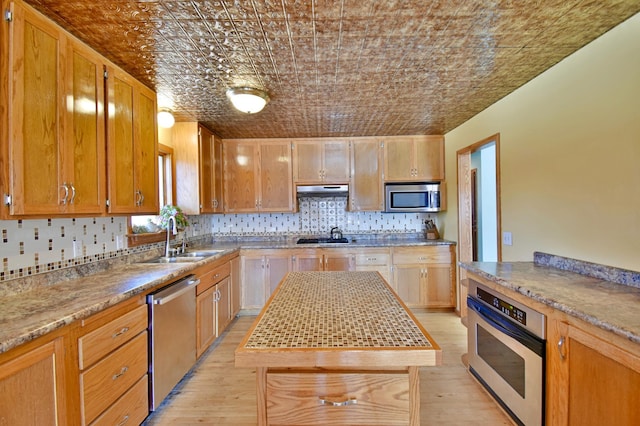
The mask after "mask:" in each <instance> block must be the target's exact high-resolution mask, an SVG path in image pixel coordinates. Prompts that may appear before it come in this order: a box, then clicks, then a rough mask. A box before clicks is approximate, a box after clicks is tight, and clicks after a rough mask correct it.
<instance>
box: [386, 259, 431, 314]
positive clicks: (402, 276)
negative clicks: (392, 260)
mask: <svg viewBox="0 0 640 426" xmlns="http://www.w3.org/2000/svg"><path fill="white" fill-rule="evenodd" d="M424 274H425V271H424V268H423V267H422V266H420V265H394V273H393V276H394V283H395V287H396V288H395V290H396V293H398V296H400V299H402V301H403V302H404V303H405V304H406V305H407V306H408V307H424V305H425V304H424V298H425V296H424V289H423V287H424V281H423V276H424Z"/></svg>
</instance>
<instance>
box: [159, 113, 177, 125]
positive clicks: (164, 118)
mask: <svg viewBox="0 0 640 426" xmlns="http://www.w3.org/2000/svg"><path fill="white" fill-rule="evenodd" d="M175 122H176V119H175V118H174V117H173V114H171V111H169V110H166V109H161V110H160V111H159V112H158V126H160V127H164V128H165V129H169V128H171V127H173V125H174V124H175Z"/></svg>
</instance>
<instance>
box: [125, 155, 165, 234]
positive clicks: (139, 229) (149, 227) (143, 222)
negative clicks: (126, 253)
mask: <svg viewBox="0 0 640 426" xmlns="http://www.w3.org/2000/svg"><path fill="white" fill-rule="evenodd" d="M175 193H176V192H175V164H174V157H173V148H171V147H169V146H166V145H162V144H159V145H158V201H159V204H160V206H161V207H162V206H165V205H167V204H173V200H175V198H176V196H175ZM157 219H158V216H156V215H151V216H149V215H145V216H131V217H130V219H129V235H130V236H131V235H133V237H132V238H131V237H130V238H129V247H132V246H136V245H141V244H147V243H151V242H155V241H162V239H163V238H164V234H162V235H158V231H159V228H158V227H157V225H156V223H157ZM145 234H146V235H145Z"/></svg>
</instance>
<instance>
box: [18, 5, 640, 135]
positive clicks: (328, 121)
mask: <svg viewBox="0 0 640 426" xmlns="http://www.w3.org/2000/svg"><path fill="white" fill-rule="evenodd" d="M28 3H30V4H32V5H34V6H35V7H37V8H38V9H39V10H40V11H42V12H43V13H45V14H46V15H48V16H50V17H51V18H53V19H54V20H56V21H57V22H58V23H60V24H61V25H62V26H63V27H65V28H66V29H68V30H69V31H70V32H72V33H73V34H75V35H76V36H78V37H79V38H80V39H82V40H84V41H85V42H86V43H87V44H89V45H90V46H92V47H93V48H95V49H96V50H97V51H99V52H100V53H102V54H103V55H104V56H106V57H107V58H109V59H110V60H112V61H113V62H115V63H116V64H118V65H119V66H121V67H122V68H124V69H125V70H126V71H128V72H129V73H131V74H132V75H133V76H134V77H136V78H138V79H139V80H141V81H142V82H144V83H145V84H147V85H148V86H150V87H151V88H153V89H155V90H156V91H157V92H158V94H159V95H160V96H161V97H162V98H164V97H167V98H168V99H169V100H170V101H171V102H172V104H173V106H172V107H173V110H174V112H175V115H176V118H177V119H178V121H194V120H197V121H201V122H203V123H205V125H207V127H210V128H211V129H212V130H214V131H215V132H216V133H217V134H218V135H220V136H221V137H223V138H266V137H318V136H365V135H368V136H383V135H407V134H443V133H446V132H447V131H449V130H451V129H453V128H455V127H456V126H458V125H459V124H461V123H463V122H464V121H466V120H468V119H469V118H471V117H472V116H474V115H475V114H477V113H478V112H480V111H482V110H483V109H485V108H486V107H488V106H489V105H491V104H493V103H494V102H496V101H497V100H499V99H500V98H502V97H504V96H505V95H507V94H509V93H511V92H512V91H513V90H515V89H516V88H518V87H520V86H522V85H523V84H524V83H526V82H527V81H529V80H531V79H532V78H534V77H536V76H537V75H538V74H540V73H541V72H543V71H545V70H546V69H548V68H549V67H551V66H552V65H554V64H556V63H557V62H559V61H560V60H562V59H563V58H565V57H566V56H568V55H569V54H571V53H573V52H574V51H576V50H577V49H579V48H580V47H582V46H584V45H585V44H587V43H588V42H590V41H592V40H593V39H595V38H597V37H598V36H600V35H602V34H603V33H605V32H606V31H608V30H609V29H611V28H612V27H614V26H616V25H617V24H619V23H620V22H622V21H624V20H625V19H627V18H629V17H630V16H632V15H634V14H635V13H637V12H638V11H640V1H638V0H626V1H625V0H617V1H616V0H538V1H524V0H493V1H492V0H436V1H427V0H406V1H402V0H378V1H367V0H307V1H303V0H263V1H259V0H214V1H202V0H193V1H168V0H156V1H153V0H152V1H144V0H139V1H134V0H109V1H102V0H101V1H94V0H28ZM234 86H252V87H256V88H260V89H264V90H266V91H267V92H268V93H269V96H270V98H271V101H270V103H269V104H268V105H267V106H266V108H265V109H264V110H263V111H262V112H260V113H258V114H252V115H246V114H243V113H240V112H238V111H236V110H234V109H233V108H232V107H231V105H230V103H229V101H228V100H227V98H226V96H225V91H226V90H227V89H228V88H229V87H234ZM161 102H162V101H161Z"/></svg>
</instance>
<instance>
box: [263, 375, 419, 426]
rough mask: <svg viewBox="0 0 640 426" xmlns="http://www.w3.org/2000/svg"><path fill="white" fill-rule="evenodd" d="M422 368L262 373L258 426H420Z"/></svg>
mask: <svg viewBox="0 0 640 426" xmlns="http://www.w3.org/2000/svg"><path fill="white" fill-rule="evenodd" d="M418 373H419V367H407V368H403V369H385V370H370V369H367V370H353V369H351V370H346V369H335V370H334V369H290V368H287V369H283V368H267V367H259V368H257V369H256V376H257V379H256V381H257V387H256V389H257V406H258V425H260V426H266V425H344V424H349V425H381V426H383V425H384V426H393V425H398V426H399V425H403V426H406V425H411V426H419V425H420V382H419V381H420V379H419V374H418Z"/></svg>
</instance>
